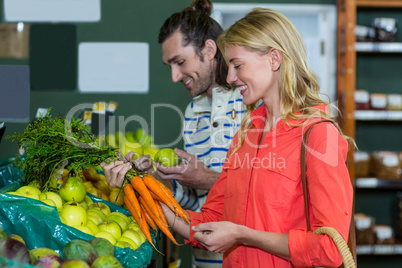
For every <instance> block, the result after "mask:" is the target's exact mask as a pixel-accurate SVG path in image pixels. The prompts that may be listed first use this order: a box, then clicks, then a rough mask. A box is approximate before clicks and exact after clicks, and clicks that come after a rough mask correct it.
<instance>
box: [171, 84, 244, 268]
mask: <svg viewBox="0 0 402 268" xmlns="http://www.w3.org/2000/svg"><path fill="white" fill-rule="evenodd" d="M212 96H213V97H212V99H210V98H208V96H207V95H206V94H202V95H200V96H197V97H195V98H194V99H193V101H192V102H191V103H190V104H189V105H188V106H187V109H186V112H185V115H184V127H183V138H184V150H185V151H186V152H187V153H189V154H192V155H196V156H197V157H198V158H199V159H200V160H202V161H203V162H204V163H205V165H207V167H208V168H210V169H211V170H213V171H216V172H219V173H220V172H221V171H222V165H223V163H224V161H225V159H226V153H227V151H228V148H229V146H230V144H231V142H232V138H233V136H234V135H235V134H236V132H237V131H238V130H239V128H240V123H241V120H242V119H243V117H244V116H245V114H246V113H247V108H246V106H245V105H244V104H243V101H242V100H243V97H242V96H241V94H240V91H239V90H225V89H223V88H220V87H217V88H214V89H213V90H212ZM173 185H174V195H175V198H176V200H177V201H178V202H179V204H180V205H181V206H182V207H183V208H184V209H189V210H193V211H200V209H201V206H202V205H203V204H204V203H205V200H206V197H207V194H208V191H207V190H201V189H192V188H188V187H183V186H182V185H180V184H179V183H178V182H176V181H173ZM193 264H194V265H195V266H196V267H209V268H210V267H221V266H222V254H217V253H214V252H208V251H204V250H202V249H198V248H194V250H193Z"/></svg>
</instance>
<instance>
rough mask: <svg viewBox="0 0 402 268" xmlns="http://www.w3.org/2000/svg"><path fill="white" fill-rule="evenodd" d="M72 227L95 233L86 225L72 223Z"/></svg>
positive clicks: (87, 232)
mask: <svg viewBox="0 0 402 268" xmlns="http://www.w3.org/2000/svg"><path fill="white" fill-rule="evenodd" d="M87 224H88V221H87ZM73 227H74V228H75V229H78V230H80V231H81V232H84V233H86V234H89V235H95V234H94V232H92V230H91V228H89V227H88V226H86V225H74V226H73Z"/></svg>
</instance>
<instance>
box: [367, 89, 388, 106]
mask: <svg viewBox="0 0 402 268" xmlns="http://www.w3.org/2000/svg"><path fill="white" fill-rule="evenodd" d="M370 108H371V109H372V110H386V109H387V95H385V94H382V93H371V94H370Z"/></svg>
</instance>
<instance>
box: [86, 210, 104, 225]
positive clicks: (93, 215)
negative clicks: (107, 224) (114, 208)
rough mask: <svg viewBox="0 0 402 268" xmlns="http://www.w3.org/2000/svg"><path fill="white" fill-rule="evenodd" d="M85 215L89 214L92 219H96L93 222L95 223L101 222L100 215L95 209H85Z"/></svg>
mask: <svg viewBox="0 0 402 268" xmlns="http://www.w3.org/2000/svg"><path fill="white" fill-rule="evenodd" d="M87 215H88V217H89V216H91V217H93V218H94V219H96V220H95V221H94V222H95V223H96V224H97V225H98V224H100V223H102V222H103V218H102V216H101V215H100V214H99V213H98V212H96V211H93V210H91V211H88V210H87Z"/></svg>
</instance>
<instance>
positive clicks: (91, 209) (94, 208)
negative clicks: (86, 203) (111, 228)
mask: <svg viewBox="0 0 402 268" xmlns="http://www.w3.org/2000/svg"><path fill="white" fill-rule="evenodd" d="M90 211H93V212H95V213H98V214H99V216H101V217H102V221H104V220H105V219H106V215H105V213H103V212H102V211H101V210H100V209H99V208H96V207H90V208H88V209H87V212H90Z"/></svg>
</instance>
